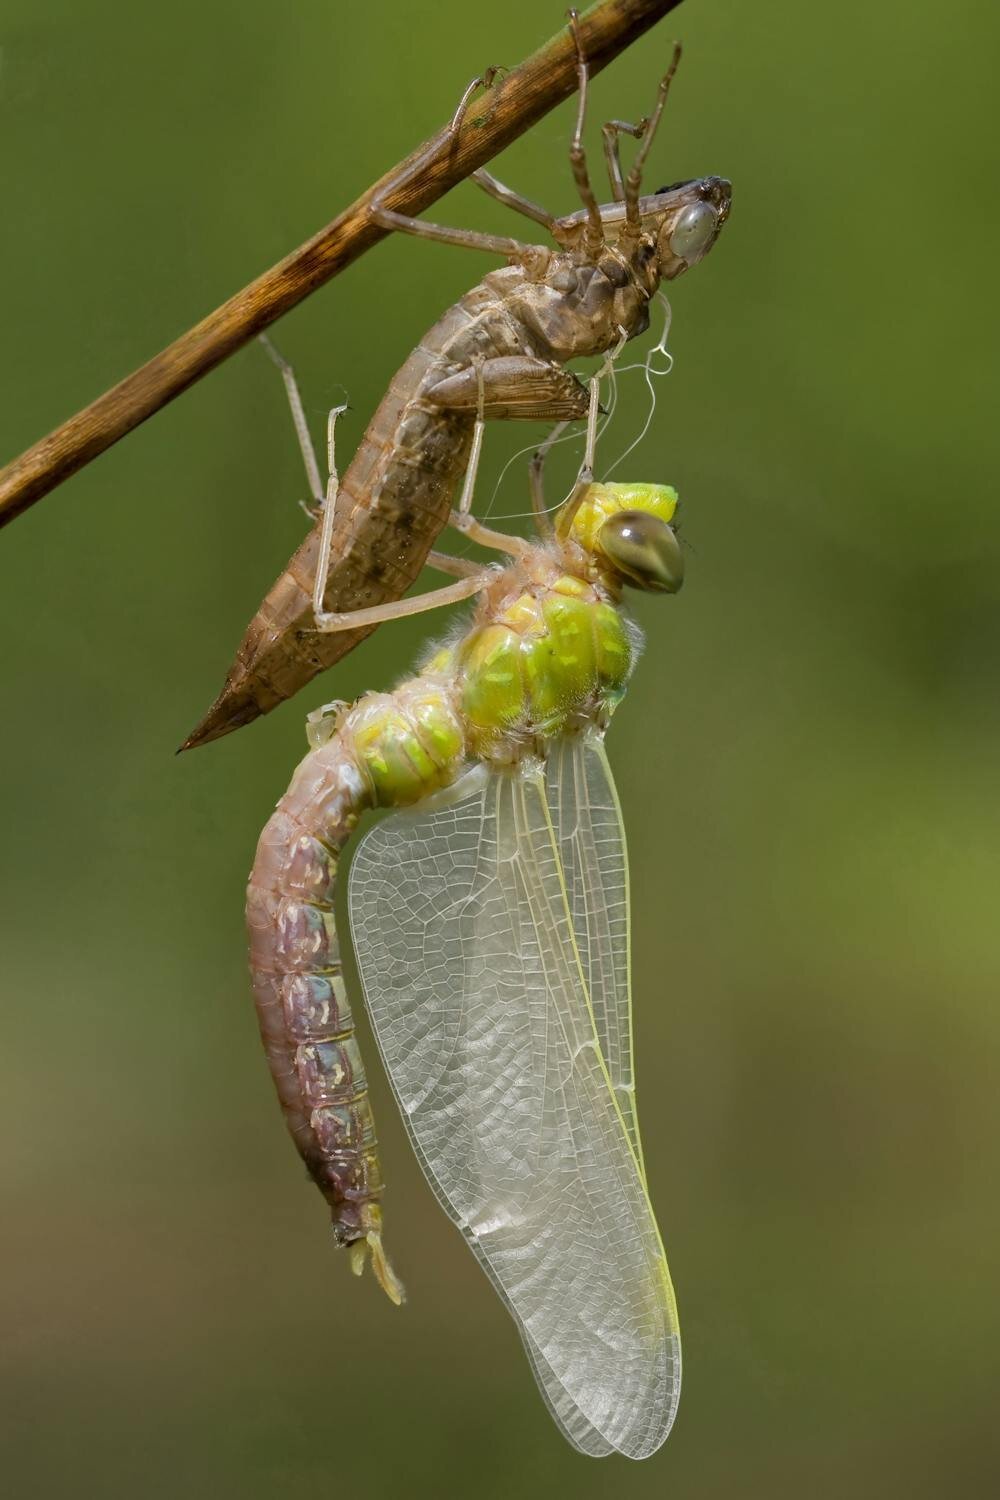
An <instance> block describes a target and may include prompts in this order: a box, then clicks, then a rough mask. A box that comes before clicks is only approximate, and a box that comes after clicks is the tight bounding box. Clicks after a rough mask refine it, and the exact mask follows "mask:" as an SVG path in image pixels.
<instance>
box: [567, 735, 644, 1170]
mask: <svg viewBox="0 0 1000 1500" xmlns="http://www.w3.org/2000/svg"><path fill="white" fill-rule="evenodd" d="M545 795H546V798H547V800H548V804H549V811H550V813H551V815H552V824H553V827H554V828H555V833H556V838H557V839H558V841H559V854H560V858H561V860H562V866H563V875H564V878H565V881H566V896H567V901H568V903H569V909H570V913H571V915H572V918H573V931H574V933H575V935H576V943H577V948H578V950H579V953H580V963H581V966H582V968H583V976H584V979H585V981H586V984H587V989H588V991H589V993H590V1001H591V1005H592V1006H593V1011H594V1024H595V1026H596V1027H597V1039H598V1041H599V1042H600V1044H601V1051H602V1052H603V1054H604V1061H605V1063H606V1064H607V1068H608V1076H609V1077H610V1079H611V1086H612V1088H613V1089H614V1091H615V1097H616V1098H617V1100H618V1105H619V1108H620V1109H621V1112H622V1118H623V1119H624V1121H625V1124H626V1126H627V1128H628V1133H629V1139H630V1140H631V1142H632V1147H633V1149H634V1151H635V1154H636V1156H637V1157H638V1159H639V1164H640V1166H641V1165H642V1146H641V1144H640V1141H639V1122H638V1119H637V1118H636V1108H635V1073H634V1068H633V1062H632V974H631V951H630V943H629V885H628V855H627V853H626V847H625V828H624V825H623V823H622V815H621V808H620V806H619V803H618V793H617V791H616V790H615V783H614V779H613V777H612V775H611V767H610V766H609V765H608V756H607V751H606V750H605V748H604V739H603V736H602V735H599V734H596V733H589V734H575V735H571V736H567V737H566V738H565V739H561V740H557V741H556V742H555V744H554V745H553V746H552V748H551V750H550V752H549V756H548V759H547V760H546V762H545Z"/></svg>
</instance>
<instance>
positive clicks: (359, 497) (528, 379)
mask: <svg viewBox="0 0 1000 1500" xmlns="http://www.w3.org/2000/svg"><path fill="white" fill-rule="evenodd" d="M569 15H570V28H571V31H572V35H573V38H574V42H575V45H576V49H577V74H578V85H579V109H578V113H577V119H576V126H575V130H574V133H573V137H572V142H571V146H570V153H569V155H570V165H571V168H572V173H573V178H574V182H575V184H576V187H577V191H578V194H579V197H580V201H581V202H582V204H583V207H582V208H581V209H579V210H578V211H577V212H576V213H572V214H568V215H566V216H565V217H563V218H556V217H555V216H553V215H552V214H551V213H549V212H548V210H547V209H545V208H543V207H542V206H540V205H539V204H537V203H534V202H532V201H531V200H530V199H528V198H525V197H524V195H523V194H521V193H519V192H516V191H515V190H514V189H513V188H510V187H508V186H506V184H504V183H502V182H500V181H498V179H497V178H495V177H493V176H492V175H491V174H490V173H489V172H486V171H478V172H475V173H474V174H473V181H474V182H475V183H476V184H477V186H479V187H481V188H482V189H483V190H484V191H485V192H487V193H488V194H489V195H490V196H491V197H493V198H496V199H498V200H499V201H500V202H501V203H503V204H505V205H506V206H507V207H508V208H510V209H512V210H514V211H515V212H517V213H519V214H521V215H522V216H524V217H526V218H528V219H530V220H532V221H533V222H534V224H535V225H540V226H542V228H543V229H544V230H545V231H546V233H547V234H548V235H549V236H550V237H551V238H552V239H553V240H554V241H555V246H556V248H555V249H552V248H550V247H547V246H545V245H541V244H529V243H525V242H524V241H521V240H518V239H514V238H511V237H509V236H506V235H490V234H482V233H479V232H476V231H472V230H468V229H457V228H453V227H451V226H448V225H441V224H433V223H430V222H428V221H427V220H424V219H417V218H410V217H407V216H406V215H404V214H399V213H397V212H395V211H394V210H393V209H392V208H391V206H390V204H389V203H388V202H387V201H383V200H382V199H376V200H375V202H374V203H373V206H372V213H373V216H374V217H375V218H376V220H377V221H378V223H380V224H381V225H383V226H384V227H385V228H387V229H392V230H394V231H398V232H401V233H406V234H412V235H417V236H419V237H423V238H428V239H432V240H436V241H439V242H442V243H444V244H450V245H458V246H462V247H465V248H469V249H473V250H477V251H479V252H483V251H485V252H487V253H489V254H492V255H498V256H502V257H503V258H504V259H506V261H507V262H508V264H507V265H506V266H504V267H503V268H501V269H499V270H494V271H491V272H489V273H488V274H487V275H486V276H485V277H484V278H483V280H482V281H480V282H478V283H477V284H476V285H475V286H474V287H472V289H471V290H470V291H468V292H466V293H465V295H464V296H463V297H461V298H460V299H459V301H458V302H456V303H455V304H454V306H452V307H451V308H449V309H448V310H447V312H445V313H444V315H443V316H442V317H441V318H439V319H438V321H437V322H436V323H435V324H434V326H433V327H432V328H431V329H429V330H428V331H427V333H425V334H424V336H423V338H422V339H421V340H420V342H419V343H418V344H417V346H416V348H415V349H414V350H413V352H412V354H411V355H410V357H409V358H408V359H407V361H406V363H405V364H404V365H403V366H402V368H401V369H400V370H399V371H398V372H397V373H396V375H395V376H394V377H393V379H392V381H391V383H390V385H389V389H388V391H387V392H386V394H385V397H384V398H383V400H382V402H381V404H380V405H379V407H378V410H377V411H376V413H375V415H374V417H373V418H372V420H371V423H370V424H369V426H368V428H367V430H366V432H365V434H364V436H363V438H362V440H361V443H360V445H359V447H358V449H357V452H356V453H355V455H354V457H353V459H352V461H351V463H350V464H349V465H348V467H347V469H346V471H345V473H344V476H343V480H342V481H341V482H338V483H337V485H336V487H335V494H334V495H331V494H330V492H329V491H327V493H326V494H324V491H323V488H322V486H321V483H320V478H319V471H318V466H317V463H316V459H315V456H314V454H313V452H312V447H311V443H310V439H309V432H308V427H307V423H306V418H305V413H304V410H303V404H302V399H301V396H300V394H299V391H298V386H297V384H296V381H295V376H294V372H293V371H292V369H291V367H290V366H289V365H288V364H287V363H286V362H285V361H283V360H281V359H280V358H278V363H279V365H280V367H281V371H282V375H283V377H284V380H285V386H286V389H287V392H288V397H289V402H290V405H291V410H292V417H293V421H294V424H295V429H296V433H297V435H298V439H299V444H300V447H301V450H302V456H303V460H304V464H305V469H306V474H307V478H308V482H309V486H310V491H311V494H312V497H313V501H314V514H315V517H316V522H315V525H314V526H313V528H312V530H311V531H310V532H309V534H308V535H307V536H306V538H305V540H304V541H303V542H302V543H301V545H300V546H299V547H298V548H297V549H296V551H295V553H294V554H293V556H292V557H291V559H290V560H289V562H288V564H287V566H286V567H285V569H284V571H283V572H282V573H281V575H280V576H279V577H278V579H277V580H276V581H275V583H274V584H273V585H272V587H271V588H270V589H269V591H268V593H267V595H266V597H265V598H264V600H263V601H262V602H261V604H260V606H259V608H258V610H257V612H256V614H255V615H254V617H253V619H252V620H251V622H250V624H249V625H248V627H247V630H246V632H245V634H244V637H243V640H242V642H241V643H240V645H239V647H238V649H237V653H236V657H235V660H234V661H233V664H232V666H231V667H230V669H229V672H228V675H227V677H226V681H225V684H224V685H223V688H222V691H221V692H220V694H219V696H218V698H217V699H216V701H215V703H214V704H213V705H212V707H211V708H210V709H209V711H208V713H207V714H206V715H205V716H204V718H203V719H202V721H201V723H200V724H199V725H198V726H197V728H195V729H194V730H193V731H192V733H191V734H190V735H189V736H188V738H187V740H186V741H185V743H184V746H183V748H184V749H189V748H191V747H193V746H196V745H202V744H206V743H207V742H208V741H210V740H214V739H218V738H220V737H221V736H222V735H225V734H229V733H231V732H232V731H233V730H234V729H238V728H240V727H241V726H243V725H246V724H249V723H251V722H252V721H253V720H254V719H256V718H259V717H260V716H261V715H262V714H266V713H270V712H271V711H272V709H274V708H276V707H277V706H278V705H279V704H281V703H283V702H285V701H286V700H287V699H288V698H290V697H292V696H293V695H294V694H295V693H297V692H299V691H300V690H301V689H302V688H303V687H304V686H306V684H308V683H309V682H310V681H311V680H312V678H313V677H314V676H315V675H316V674H317V673H318V672H321V671H323V670H325V669H326V668H328V667H330V666H332V665H333V664H334V663H336V662H337V661H339V660H341V658H342V657H343V656H345V655H346V654H347V653H348V652H349V651H350V650H352V649H353V647H354V646H356V645H358V644H359V643H360V642H361V641H362V640H364V639H365V637H366V636H368V635H370V633H371V631H372V630H374V629H375V627H376V623H377V621H378V618H379V616H378V614H377V610H378V607H379V606H380V605H382V604H384V603H386V602H390V601H395V600H399V599H401V598H402V597H403V595H404V594H406V592H407V590H408V589H409V588H410V586H411V585H412V584H413V583H414V582H415V581H416V579H417V576H418V574H419V573H420V570H421V568H422V567H423V566H424V565H425V563H429V565H430V566H432V567H442V566H443V567H444V570H445V571H451V569H450V567H449V565H448V564H447V562H445V563H444V564H443V565H442V563H441V560H440V559H441V554H439V553H437V552H436V551H434V543H435V540H436V538H437V537H438V535H439V534H440V533H441V531H442V530H443V529H444V528H445V527H446V526H447V525H449V524H450V525H452V526H454V527H456V528H457V529H458V530H459V531H464V532H465V533H466V535H468V534H469V526H470V518H469V517H468V516H467V514H466V513H465V512H464V511H463V509H462V507H461V505H459V506H458V507H457V508H453V502H454V497H455V494H456V492H457V491H458V489H459V488H460V487H462V486H463V474H464V475H465V484H464V492H465V493H467V492H468V476H469V474H470V473H471V471H472V470H473V469H474V466H475V462H476V461H477V459H478V452H477V450H475V449H474V448H473V432H474V426H475V422H476V420H477V418H483V417H485V419H486V420H488V421H497V420H504V421H510V420H519V421H524V420H527V421H543V422H564V421H570V420H580V421H582V420H584V419H587V420H589V419H590V416H591V405H590V403H591V401H592V399H593V398H592V388H590V392H588V387H587V386H586V385H585V384H584V383H583V382H582V381H580V380H579V379H578V378H577V376H576V375H575V374H573V373H572V372H571V371H570V370H569V369H568V368H567V365H568V364H569V363H570V362H572V361H573V360H576V359H581V358H589V357H592V356H596V357H601V356H604V355H606V354H608V353H609V351H611V350H612V349H614V348H615V347H620V346H621V344H622V342H624V341H625V340H627V339H631V338H633V337H635V336H636V335H637V334H641V333H643V332H644V331H645V330H646V329H647V328H648V326H649V305H650V302H651V299H652V298H653V297H654V295H655V294H656V292H657V289H658V287H659V286H660V284H661V282H664V281H672V280H674V279H676V278H677V277H678V276H680V275H682V274H683V273H684V272H685V271H687V270H689V269H690V268H691V267H693V266H695V265H697V264H698V263H699V262H700V261H701V260H703V259H704V258H705V256H706V255H707V254H708V253H709V251H710V250H711V248H712V246H713V245H714V244H715V242H716V240H717V238H718V236H719V234H720V232H721V230H722V227H723V225H724V224H725V222H726V220H727V218H728V216H729V210H730V203H731V197H732V189H731V185H730V183H729V182H728V181H727V180H726V179H725V178H721V177H702V178H697V179H691V180H689V181H685V182H678V183H674V184H672V185H671V186H669V187H663V188H660V189H658V190H657V191H656V192H655V193H650V194H646V195H643V193H642V181H643V172H644V168H645V164H646V160H647V156H648V153H649V151H650V148H651V146H652V144H653V140H654V137H655V134H656V131H657V127H658V125H659V123H660V120H661V118H662V116H663V112H664V107H665V105H666V101H667V96H668V92H669V89H670V84H671V80H672V79H673V76H674V72H675V70H676V67H677V63H678V60H679V57H680V49H679V48H675V51H674V57H673V61H672V63H671V65H670V67H669V68H668V70H667V72H666V74H665V75H664V77H663V79H662V80H661V82H660V86H659V90H658V92H657V97H656V101H655V104H654V107H653V109H652V111H651V113H650V115H649V116H648V118H645V119H643V120H641V121H639V122H638V123H637V124H634V125H633V124H630V123H628V122H627V121H623V120H612V121H609V122H608V123H607V124H606V125H605V126H604V128H603V140H604V154H605V159H606V163H607V169H608V177H609V182H610V187H611V192H612V197H613V201H612V202H611V203H605V204H600V203H598V201H597V198H596V196H595V193H594V189H593V187H592V184H591V179H590V173H589V168H588V165H587V156H586V152H585V149H584V144H583V128H584V122H585V116H586V108H587V91H588V72H587V63H586V59H585V57H584V53H583V48H582V43H581V39H580V32H579V28H578V24H577V18H576V13H575V12H574V11H571V12H570V13H569ZM480 82H482V80H479V79H477V80H474V82H473V83H472V84H470V86H469V88H468V89H467V90H466V92H465V95H464V96H463V99H462V101H461V103H460V104H459V108H458V111H457V112H456V115H455V118H454V120H453V121H452V124H451V127H450V130H451V131H452V132H453V133H456V132H457V130H458V128H459V124H460V122H461V118H462V113H463V110H464V108H465V106H466V105H467V103H468V100H469V98H470V96H471V93H472V91H473V90H474V89H475V87H477V86H478V85H479V83H480ZM622 135H630V136H633V137H635V138H636V139H637V140H638V143H639V144H638V147H637V150H636V155H635V158H634V160H633V163H632V165H631V168H630V170H629V171H628V173H627V174H626V173H625V172H624V170H623V167H622V163H621V159H620V153H619V139H620V137H621V136H622ZM437 146H438V142H436V141H435V142H433V143H432V145H431V146H429V147H428V148H427V151H426V152H424V153H422V154H421V155H420V156H418V158H417V159H416V161H415V162H414V163H413V165H412V167H411V169H410V170H411V173H414V174H415V173H419V172H420V170H421V169H422V167H423V166H424V164H425V162H426V160H427V157H428V155H429V154H430V152H431V151H432V150H435V149H437ZM329 467H330V469H331V471H332V465H331V466H329Z"/></svg>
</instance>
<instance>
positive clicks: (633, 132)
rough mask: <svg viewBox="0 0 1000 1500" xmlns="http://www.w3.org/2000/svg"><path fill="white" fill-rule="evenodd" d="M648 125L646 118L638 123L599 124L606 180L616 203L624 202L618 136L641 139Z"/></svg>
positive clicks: (609, 122) (615, 122)
mask: <svg viewBox="0 0 1000 1500" xmlns="http://www.w3.org/2000/svg"><path fill="white" fill-rule="evenodd" d="M648 125H649V121H648V120H640V121H639V123H638V125H630V124H629V122H628V121H627V120H608V122H607V124H605V125H602V126H601V134H602V135H603V137H604V160H605V161H606V162H607V164H608V181H609V182H610V183H611V192H612V194H613V196H614V200H615V202H616V203H624V202H625V184H624V181H623V180H622V159H621V153H620V151H619V148H618V137H619V136H620V135H630V136H632V137H633V138H634V139H635V140H637V141H641V140H642V136H643V132H644V131H645V130H646V128H647V127H648Z"/></svg>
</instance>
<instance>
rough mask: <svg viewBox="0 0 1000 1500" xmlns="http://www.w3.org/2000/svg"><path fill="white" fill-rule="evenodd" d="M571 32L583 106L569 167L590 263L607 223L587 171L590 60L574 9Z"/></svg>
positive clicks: (577, 120)
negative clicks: (585, 132) (585, 137)
mask: <svg viewBox="0 0 1000 1500" xmlns="http://www.w3.org/2000/svg"><path fill="white" fill-rule="evenodd" d="M569 29H570V31H571V32H572V35H573V43H574V45H575V47H576V76H577V79H578V86H579V92H580V106H579V108H578V110H577V112H576V129H575V130H574V131H573V139H572V141H571V142H570V148H569V164H570V166H571V167H572V169H573V180H574V181H575V183H576V190H577V192H578V193H579V194H580V202H581V203H582V204H583V206H584V208H585V209H586V211H587V228H586V231H585V233H584V237H583V244H584V249H585V250H586V252H587V255H588V256H589V257H590V259H591V260H596V259H597V257H598V256H599V255H600V253H601V250H602V249H603V247H604V223H603V221H602V219H601V209H600V205H599V204H598V202H597V199H596V198H595V197H594V189H593V188H592V187H591V185H590V173H589V172H588V170H587V153H586V151H585V149H584V145H583V126H584V121H585V120H586V117H587V59H586V58H585V57H584V55H583V43H582V41H581V40H580V18H579V15H578V14H577V12H576V11H575V10H571V11H570V12H569Z"/></svg>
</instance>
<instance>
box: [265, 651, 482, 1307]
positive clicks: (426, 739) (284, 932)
mask: <svg viewBox="0 0 1000 1500" xmlns="http://www.w3.org/2000/svg"><path fill="white" fill-rule="evenodd" d="M463 750H464V742H463V737H462V733H461V728H460V726H459V725H458V723H457V720H456V719H455V716H454V714H453V712H452V710H451V708H450V705H449V703H448V701H447V697H446V695H444V694H442V692H441V691H440V690H439V689H437V688H435V687H433V686H431V685H429V684H428V683H426V682H421V681H420V680H418V681H417V682H416V683H414V684H408V685H407V687H406V688H404V689H401V690H400V691H399V692H398V693H397V694H393V695H386V694H373V695H370V696H369V697H368V698H365V699H362V701H361V702H360V703H359V704H358V705H357V707H356V708H354V709H352V710H351V711H350V712H349V713H347V714H346V715H343V716H342V722H341V723H340V725H339V727H338V728H337V729H335V731H334V733H333V734H332V736H331V737H330V738H329V739H328V740H327V741H326V743H325V744H320V745H319V746H318V747H317V748H315V749H313V750H312V752H311V753H310V754H309V755H307V756H306V758H305V760H304V761H303V762H302V765H301V766H300V767H299V770H298V772H297V773H296V775H295V778H294V779H293V781H292V785H291V786H290V788H289V790H288V792H287V793H286V794H285V796H284V797H283V798H282V800H281V802H280V803H279V804H278V806H277V808H276V809H275V812H274V813H273V814H272V816H271V818H270V819H269V821H268V823H267V825H266V826H265V828H264V831H263V833H262V834H261V837H260V842H259V844H258V846H257V855H256V858H255V860H254V867H253V870H252V872H251V875H250V883H249V887H248V890H247V929H248V933H249V940H250V968H251V973H252V976H253V986H254V995H255V998H256V1002H257V1015H258V1021H259V1024H260V1031H261V1036H262V1038H263V1042H264V1050H265V1052H266V1055H267V1060H268V1064H269V1066H270V1069H271V1076H272V1077H273V1079H274V1083H275V1087H276V1088H277V1091H278V1097H279V1099H280V1101H281V1107H282V1110H283V1112H284V1115H285V1121H286V1123H287V1125H288V1129H289V1131H290V1132H291V1135H292V1138H293V1140H294V1141H295V1144H296V1146H297V1148H298V1151H299V1154H300V1156H301V1157H302V1159H303V1161H304V1162H305V1163H306V1166H307V1167H308V1169H309V1174H310V1176H311V1177H312V1179H313V1181H314V1182H315V1183H316V1185H317V1187H318V1188H319V1190H320V1192H321V1193H322V1194H323V1196H324V1198H325V1199H326V1201H327V1203H328V1204H329V1206H330V1211H331V1216H332V1220H333V1230H334V1237H335V1239H336V1241H337V1243H338V1245H342V1246H347V1247H349V1248H350V1249H351V1256H352V1264H353V1266H354V1269H355V1270H356V1271H358V1272H360V1271H361V1269H362V1268H363V1265H364V1260H365V1257H366V1255H367V1254H370V1255H371V1259H372V1265H373V1269H374V1271H375V1274H376V1277H377V1278H378V1281H379V1284H380V1285H381V1286H382V1287H383V1289H384V1290H385V1292H386V1293H387V1295H388V1296H389V1297H390V1298H392V1300H393V1301H394V1302H399V1301H400V1300H401V1298H402V1288H401V1286H400V1284H399V1282H398V1280H397V1278H396V1276H395V1274H394V1272H393V1271H392V1268H391V1266H390V1265H389V1264H388V1262H387V1260H386V1258H385V1254H384V1251H383V1249H382V1209H381V1197H382V1192H383V1188H384V1182H383V1178H382V1170H381V1166H380V1163H379V1157H378V1143H377V1140H376V1135H375V1123H374V1119H373V1116H372V1109H371V1103H370V1100H369V1096H368V1081H367V1078H366V1076H365V1069H364V1063H363V1061H362V1058H361V1052H360V1048H359V1046H358V1042H357V1038H356V1036H355V1031H354V1018H353V1016H352V1014H351V1009H350V1005H349V1003H348V1000H347V992H346V989H345V985H344V979H343V965H342V960H341V952H340V942H339V938H338V935H337V929H336V920H335V915H334V902H335V898H336V891H337V878H338V863H339V858H340V854H341V852H342V850H343V848H344V845H345V844H346V843H347V840H348V839H349V838H350V836H351V834H352V832H353V831H354V828H355V826H356V825H357V822H358V819H359V817H360V816H361V814H362V813H363V812H364V811H365V809H366V808H369V807H373V806H398V805H401V804H403V803H406V802H410V801H415V800H417V799H419V798H420V797H423V796H425V795H427V794H428V793H429V792H431V791H433V790H435V789H436V788H437V787H438V786H441V785H444V784H446V783H447V782H448V781H449V780H451V779H452V778H453V777H454V776H455V775H456V774H457V771H458V769H459V767H460V766H461V763H462V758H463Z"/></svg>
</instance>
